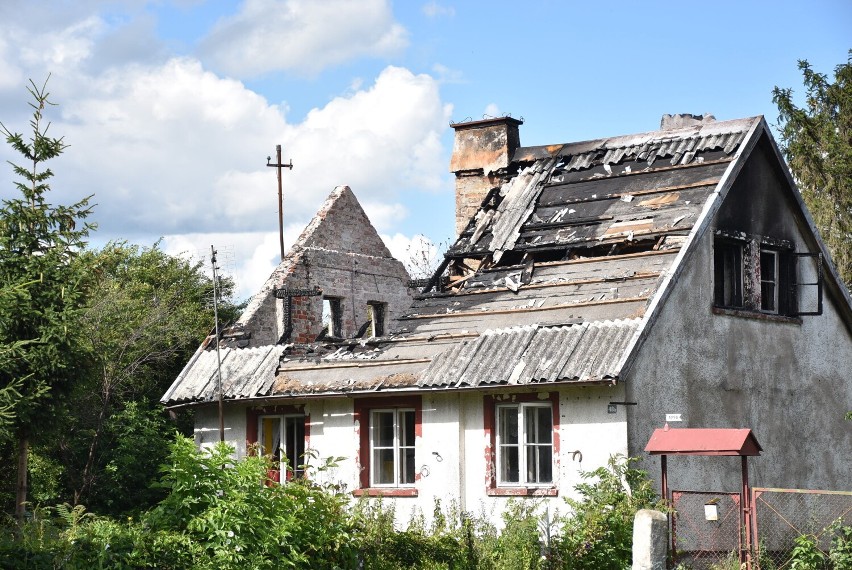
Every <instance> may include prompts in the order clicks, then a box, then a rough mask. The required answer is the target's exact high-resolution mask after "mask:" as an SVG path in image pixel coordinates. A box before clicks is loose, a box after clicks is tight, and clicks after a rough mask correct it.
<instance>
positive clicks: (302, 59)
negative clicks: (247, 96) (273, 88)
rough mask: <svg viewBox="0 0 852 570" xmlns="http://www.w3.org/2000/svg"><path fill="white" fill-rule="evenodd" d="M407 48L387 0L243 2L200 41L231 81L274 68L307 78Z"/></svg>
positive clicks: (404, 33) (203, 51)
mask: <svg viewBox="0 0 852 570" xmlns="http://www.w3.org/2000/svg"><path fill="white" fill-rule="evenodd" d="M407 45H408V33H407V31H406V30H405V28H403V27H402V26H401V25H400V24H398V23H397V22H395V21H394V18H393V13H392V10H391V6H390V3H389V2H388V1H387V0H362V1H360V2H351V1H350V0H324V1H323V2H314V1H311V0H283V1H282V0H246V1H245V3H244V4H243V5H242V7H241V9H240V11H239V12H238V13H237V14H235V15H233V16H231V17H228V18H225V19H223V20H222V21H220V22H219V23H218V24H217V25H216V27H215V28H214V29H213V30H212V31H211V33H210V34H209V35H208V36H207V37H206V38H205V39H204V40H203V41H202V42H201V45H200V54H201V55H202V58H205V59H207V58H209V60H210V62H211V63H212V65H213V66H214V67H215V68H216V69H220V70H221V71H223V72H224V73H227V74H229V75H231V76H233V77H254V76H258V75H262V74H264V73H267V72H270V71H280V70H292V71H297V72H301V73H305V74H309V75H311V74H316V73H319V72H320V71H322V70H323V69H325V68H326V67H329V66H332V65H336V64H339V63H342V62H345V61H350V60H352V59H355V58H358V57H387V56H390V55H393V54H396V53H399V52H400V51H402V50H403V49H404V48H405V47H406V46H407Z"/></svg>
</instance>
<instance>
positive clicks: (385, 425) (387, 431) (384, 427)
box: [372, 411, 394, 447]
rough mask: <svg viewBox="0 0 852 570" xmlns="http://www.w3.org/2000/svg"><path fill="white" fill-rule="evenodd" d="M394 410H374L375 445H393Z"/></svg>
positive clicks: (373, 429)
mask: <svg viewBox="0 0 852 570" xmlns="http://www.w3.org/2000/svg"><path fill="white" fill-rule="evenodd" d="M393 415H394V414H393V412H392V411H387V412H373V423H372V431H373V446H375V447H393V439H394V437H393V436H394V425H393Z"/></svg>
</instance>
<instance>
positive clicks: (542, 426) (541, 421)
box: [524, 406, 553, 443]
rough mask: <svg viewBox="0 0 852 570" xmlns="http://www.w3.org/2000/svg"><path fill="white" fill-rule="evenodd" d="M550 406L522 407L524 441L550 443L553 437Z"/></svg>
mask: <svg viewBox="0 0 852 570" xmlns="http://www.w3.org/2000/svg"><path fill="white" fill-rule="evenodd" d="M550 410H551V409H550V407H547V408H545V407H543V406H535V407H532V406H530V407H527V408H524V422H525V428H524V429H525V432H526V443H550V442H551V439H552V437H553V422H552V418H551V411H550Z"/></svg>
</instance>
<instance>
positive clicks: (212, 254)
mask: <svg viewBox="0 0 852 570" xmlns="http://www.w3.org/2000/svg"><path fill="white" fill-rule="evenodd" d="M210 264H211V265H212V266H213V320H215V321H216V328H215V330H216V360H217V366H218V376H217V380H216V391H217V392H218V393H219V441H220V442H224V441H225V404H224V397H223V395H222V353H221V352H220V351H219V274H218V271H219V268H218V267H216V250H215V249H213V246H212V245H211V246H210Z"/></svg>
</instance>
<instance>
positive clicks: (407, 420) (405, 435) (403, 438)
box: [399, 410, 414, 446]
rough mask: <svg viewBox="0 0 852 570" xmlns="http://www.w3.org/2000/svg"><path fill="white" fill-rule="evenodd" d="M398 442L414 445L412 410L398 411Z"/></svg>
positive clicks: (404, 444) (403, 444)
mask: <svg viewBox="0 0 852 570" xmlns="http://www.w3.org/2000/svg"><path fill="white" fill-rule="evenodd" d="M399 422H400V424H401V425H400V430H399V444H400V445H402V446H413V445H414V410H400V411H399Z"/></svg>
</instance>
